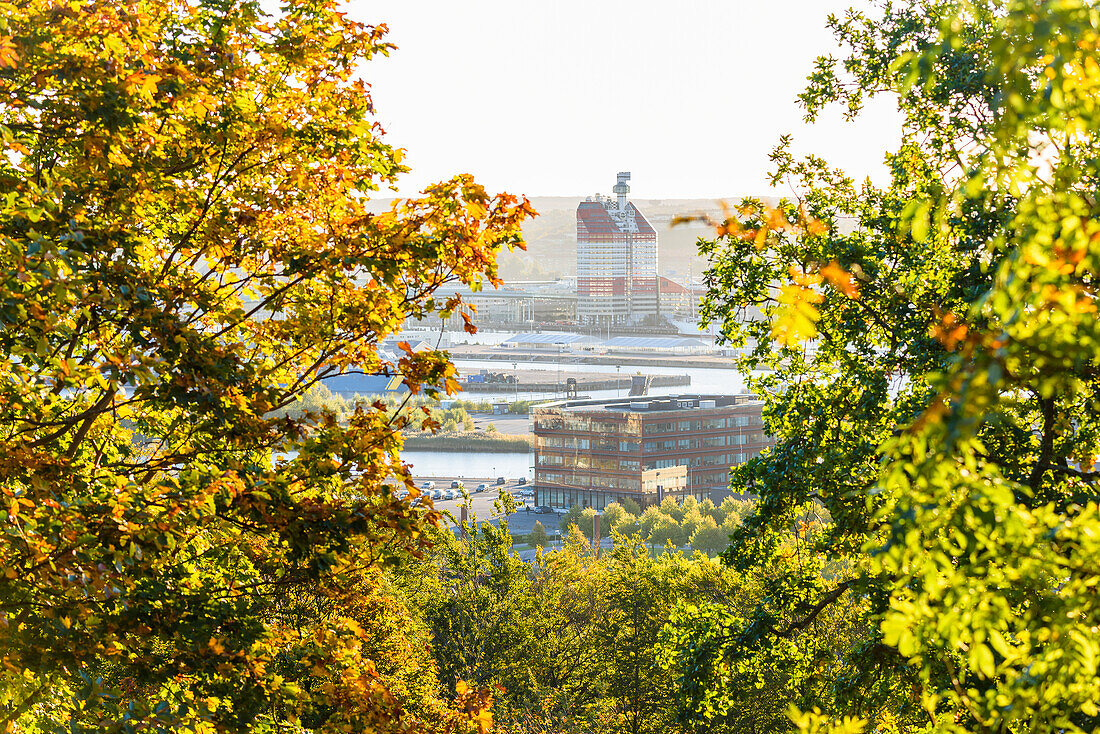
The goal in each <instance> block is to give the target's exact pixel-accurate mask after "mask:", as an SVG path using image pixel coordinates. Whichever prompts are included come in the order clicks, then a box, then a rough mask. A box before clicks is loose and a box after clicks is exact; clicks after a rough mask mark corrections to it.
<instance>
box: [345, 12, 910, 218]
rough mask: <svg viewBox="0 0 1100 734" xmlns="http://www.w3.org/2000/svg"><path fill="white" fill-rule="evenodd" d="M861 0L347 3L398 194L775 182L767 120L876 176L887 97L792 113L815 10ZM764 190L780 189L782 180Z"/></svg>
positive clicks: (775, 134)
mask: <svg viewBox="0 0 1100 734" xmlns="http://www.w3.org/2000/svg"><path fill="white" fill-rule="evenodd" d="M860 4H864V5H865V4H866V0H848V1H847V2H838V1H837V0H751V1H750V0H679V1H677V2H673V1H672V0H628V1H621V0H587V2H579V1H577V0H542V1H541V2H538V1H532V0H465V2H459V1H456V0H449V1H444V0H350V2H349V3H348V4H347V6H346V9H347V11H348V12H349V14H350V15H351V16H352V17H353V18H355V19H357V20H361V21H363V22H368V23H372V24H377V23H385V24H386V25H387V26H388V27H389V29H390V35H389V39H390V41H391V42H393V43H396V44H397V46H398V49H397V50H396V51H394V52H393V53H392V54H391V56H389V57H388V58H386V57H378V58H376V59H374V60H371V61H370V62H368V63H367V64H366V65H365V66H364V69H363V78H364V79H365V80H366V81H367V82H369V83H370V84H371V86H372V92H373V96H374V102H375V107H376V109H377V116H378V120H379V122H381V124H382V125H383V127H384V128H385V130H386V133H387V139H388V140H389V142H390V143H391V144H392V145H396V146H399V147H402V148H405V149H406V150H407V152H408V158H407V161H406V162H407V163H408V164H409V165H410V166H411V167H412V169H413V170H412V171H411V173H409V174H407V175H406V176H405V177H403V178H402V180H401V181H400V183H399V193H400V195H402V196H413V195H415V194H416V193H417V192H418V191H419V190H420V189H422V188H423V187H424V186H425V185H426V184H428V183H431V182H433V181H439V180H443V179H447V178H450V177H451V176H452V175H454V174H456V173H463V172H468V173H472V174H474V176H475V177H476V178H477V180H478V181H479V182H480V183H482V184H483V185H485V186H486V188H487V189H489V190H490V192H496V191H501V190H506V191H511V192H513V193H519V194H525V195H527V196H575V195H589V194H594V193H597V192H600V193H610V191H611V186H612V185H613V184H614V183H615V173H616V172H617V171H631V173H632V176H633V178H632V181H631V187H632V193H631V197H632V198H638V199H644V198H728V197H733V196H743V195H748V194H761V195H763V194H770V193H777V192H776V191H775V190H773V189H771V188H770V187H769V185H768V181H767V173H768V171H769V161H768V153H769V152H770V151H771V150H772V148H773V147H774V146H775V145H776V143H777V142H778V140H779V137H780V135H782V134H784V133H791V134H793V136H794V140H795V145H794V150H795V152H796V153H814V154H815V155H820V156H822V157H824V158H825V159H826V160H828V161H829V162H830V164H832V165H835V166H838V167H840V168H843V169H844V170H845V171H846V172H848V173H849V174H850V175H852V176H854V177H856V178H857V179H862V178H864V177H866V176H871V178H872V180H876V181H882V179H883V176H884V170H885V169H884V167H883V165H882V157H883V153H884V151H886V150H888V149H890V148H892V147H896V145H897V139H898V128H899V124H898V119H899V118H898V115H897V111H896V109H895V107H894V103H893V100H891V99H889V98H883V99H881V100H879V101H877V102H875V103H874V104H872V105H871V106H870V107H869V108H868V109H867V110H866V111H865V112H864V114H863V115H862V116H861V118H860V119H859V120H857V121H856V122H854V123H849V122H845V121H844V120H843V119H842V116H841V114H840V111H839V110H836V109H834V110H830V111H829V112H828V113H827V114H825V115H823V116H822V117H821V118H819V121H818V122H817V123H815V124H814V125H813V126H807V125H806V124H804V123H803V122H802V115H803V110H802V109H801V108H800V107H799V105H798V102H797V95H798V93H799V92H800V91H801V90H802V89H803V87H804V85H805V79H806V76H807V75H808V74H809V73H810V71H811V69H812V65H813V60H814V58H815V57H817V56H818V55H822V54H833V55H838V54H839V52H840V50H839V48H838V46H837V44H836V41H835V39H833V37H832V35H831V34H830V33H829V31H828V29H827V28H826V27H825V19H826V16H827V15H828V13H829V12H830V11H832V12H838V13H840V12H843V10H844V9H845V8H847V7H849V6H850V5H860ZM785 192H786V191H785V190H782V189H781V190H780V191H779V193H785Z"/></svg>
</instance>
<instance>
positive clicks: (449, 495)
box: [443, 489, 455, 500]
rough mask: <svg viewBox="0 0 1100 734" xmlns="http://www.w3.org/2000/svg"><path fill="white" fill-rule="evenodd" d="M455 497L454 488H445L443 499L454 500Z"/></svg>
mask: <svg viewBox="0 0 1100 734" xmlns="http://www.w3.org/2000/svg"><path fill="white" fill-rule="evenodd" d="M454 498H455V491H454V490H453V489H445V490H443V499H445V500H453V499H454Z"/></svg>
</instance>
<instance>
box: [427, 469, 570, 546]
mask: <svg viewBox="0 0 1100 734" xmlns="http://www.w3.org/2000/svg"><path fill="white" fill-rule="evenodd" d="M428 481H431V482H434V483H435V489H437V490H447V489H449V488H450V486H451V480H450V479H444V478H432V479H427V478H417V481H416V486H417V487H422V486H423V484H424V483H425V482H428ZM463 483H464V485H465V488H466V491H467V492H468V493H469V496H470V517H471V519H473V518H475V517H476V519H477V520H478V521H479V522H481V521H490V522H493V524H496V520H493V519H492V512H493V504H494V503H495V502H496V501H497V499H498V498H499V496H500V491H501V490H504V491H506V492H508V493H510V494H511V495H512V496H513V497H514V498H515V500H516V503H517V505H518V507H517V509H518V511H517V512H516V513H515V514H512V515H508V516H507V520H508V529H509V531H511V532H512V533H524V534H526V533H529V532H531V529H532V528H534V526H535V522H536V521H541V522H542V526H543V527H544V528H546V529H547V531H548V532H551V533H553V532H554V530H555V529H556V528H557V526H558V516H557V515H556V514H553V513H551V514H548V515H540V514H536V513H535V511H534V510H535V505H534V501H535V498H534V497H533V496H530V493H531V492H532V490H531V485H530V484H527V485H521V484H520V483H519V480H517V479H514V478H513V479H508V480H507V481H506V482H505V483H504V484H502V485H498V484H496V480H495V479H493V480H490V479H488V478H486V479H481V480H463ZM482 483H484V484H487V485H488V488H487V489H486V490H485V491H482V492H475V491H474V490H475V489H476V487H477V486H478V485H479V484H482ZM463 502H464V498H463V497H462V496H461V495H459V496H458V497H456V498H455V499H451V500H433V501H432V504H433V505H434V506H435V508H436V509H437V510H440V511H441V512H443V513H445V514H449V515H450V516H452V517H453V518H454V521H455V523H456V524H457V522H458V520H459V519H460V518H461V514H460V513H461V509H460V508H461V507H462V504H463Z"/></svg>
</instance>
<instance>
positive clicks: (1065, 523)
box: [685, 0, 1100, 731]
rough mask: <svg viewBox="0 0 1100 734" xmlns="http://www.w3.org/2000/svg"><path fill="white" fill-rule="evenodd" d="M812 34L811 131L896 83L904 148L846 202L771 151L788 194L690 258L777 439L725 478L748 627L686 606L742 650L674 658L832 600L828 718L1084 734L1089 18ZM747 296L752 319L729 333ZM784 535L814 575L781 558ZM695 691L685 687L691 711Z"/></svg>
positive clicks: (812, 168) (818, 173)
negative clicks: (758, 373) (831, 50)
mask: <svg viewBox="0 0 1100 734" xmlns="http://www.w3.org/2000/svg"><path fill="white" fill-rule="evenodd" d="M830 25H831V26H832V28H833V30H834V31H835V33H836V35H837V37H838V39H839V40H840V41H841V43H842V44H843V45H845V46H846V47H847V49H848V50H847V55H846V57H845V59H844V60H843V64H842V65H839V66H838V64H837V62H836V61H835V60H833V59H830V58H823V59H821V60H819V62H818V64H817V67H816V68H815V71H814V73H813V75H812V76H811V77H810V85H809V87H808V89H807V90H806V92H805V93H804V94H803V95H802V97H801V99H802V101H803V103H804V104H805V106H806V109H807V114H808V116H809V117H811V118H812V117H813V116H815V115H816V114H817V113H818V112H819V110H820V109H822V107H823V106H824V105H826V104H828V103H831V102H835V101H840V102H842V103H844V104H845V105H846V107H847V108H848V110H849V113H850V114H857V113H858V111H859V109H860V108H861V106H862V104H863V102H864V100H865V99H866V97H867V96H868V95H871V94H877V93H880V92H892V93H895V94H896V95H897V96H898V101H899V109H900V110H901V111H902V113H903V115H904V118H905V124H904V129H903V139H902V144H901V147H900V148H899V150H898V151H897V152H895V153H891V154H889V155H888V156H887V162H888V164H889V165H890V169H891V173H892V180H891V182H890V184H889V185H888V186H887V187H885V188H876V187H874V186H872V185H871V184H869V183H868V184H864V185H863V186H862V188H857V187H856V186H855V185H854V184H853V183H852V182H851V181H850V180H849V179H847V178H845V177H844V176H843V174H841V173H839V172H836V171H833V170H831V169H829V168H828V166H827V165H826V164H825V163H824V162H823V161H821V160H819V159H816V158H808V159H805V160H796V159H795V158H794V157H793V156H792V155H791V154H790V153H789V151H788V148H787V145H786V142H787V141H784V144H783V145H781V146H780V148H779V149H778V150H777V151H776V152H775V153H774V154H773V161H774V162H775V180H776V181H777V182H778V181H780V180H787V181H789V182H790V183H791V184H792V185H793V186H794V188H796V190H797V191H798V195H799V200H798V201H785V202H782V203H781V204H780V206H779V207H777V208H774V209H770V208H768V207H765V206H763V205H762V204H761V203H760V202H753V201H747V202H744V203H743V205H742V206H741V207H740V208H739V209H738V211H737V213H736V214H733V213H731V216H730V217H729V218H728V219H727V220H726V221H724V222H722V223H719V224H718V227H719V234H720V237H719V238H718V239H717V240H715V241H714V242H712V243H710V244H708V245H706V246H705V247H704V250H705V251H706V252H707V254H708V255H710V256H711V257H712V261H713V263H714V266H713V268H712V269H711V271H710V272H709V273H708V275H707V278H708V283H709V285H710V287H711V292H710V295H709V296H708V298H707V302H706V306H705V308H704V312H705V314H706V316H707V317H708V318H710V319H715V320H718V321H720V322H721V323H722V332H723V335H724V337H725V338H726V339H727V340H728V341H730V342H732V343H735V344H745V343H747V340H749V339H750V338H751V339H753V340H755V342H756V346H755V347H754V348H753V349H752V351H751V353H750V354H749V356H748V357H746V358H745V360H743V362H742V368H743V369H746V370H747V369H750V368H754V367H762V366H769V367H774V368H775V370H774V372H769V373H766V374H765V375H764V376H762V377H759V378H754V380H753V388H754V390H755V391H756V392H757V393H758V394H761V395H764V396H766V400H767V407H766V411H765V416H766V421H767V426H768V432H769V434H771V435H773V436H776V437H777V443H776V446H775V448H774V449H772V450H771V451H769V452H767V453H766V454H765V455H764V456H762V457H760V458H758V459H756V460H754V461H752V462H749V463H748V464H747V465H746V466H744V467H742V468H740V469H738V470H737V471H736V472H735V476H734V485H735V488H737V489H739V490H741V491H748V492H753V493H756V494H757V495H759V498H760V499H759V502H758V504H757V505H756V508H755V511H754V513H753V514H752V515H750V516H749V517H748V518H747V519H746V521H745V523H744V524H743V525H742V527H741V528H740V529H739V531H738V532H737V534H736V535H735V537H734V543H733V545H732V547H731V548H730V550H729V551H728V552H727V554H726V560H727V561H728V562H729V563H730V564H732V565H734V566H736V567H737V568H739V569H743V570H749V569H761V570H763V569H769V568H778V569H779V572H778V573H772V574H770V575H768V576H766V577H765V578H764V584H765V588H766V590H767V593H766V594H765V595H764V596H763V597H762V598H765V599H767V600H768V603H767V604H761V605H760V606H759V608H758V609H757V610H756V611H755V612H754V613H753V614H750V615H748V616H747V617H746V618H744V619H740V620H737V619H732V618H731V619H724V620H720V619H719V618H720V612H719V611H717V610H710V611H709V612H708V613H706V614H702V613H701V614H700V615H698V616H697V617H695V618H694V619H695V620H696V621H697V622H698V623H699V624H703V621H702V620H704V619H709V620H710V622H708V624H713V625H714V627H713V628H714V629H717V630H723V631H722V632H720V633H719V635H720V636H721V635H724V636H725V639H730V640H736V641H737V642H736V644H734V645H730V646H717V647H709V646H707V645H698V646H697V647H696V648H695V649H696V650H701V651H703V652H702V653H701V654H700V655H699V656H698V659H691V658H692V656H691V655H688V659H689V660H688V662H687V665H689V666H690V665H701V667H699V668H697V669H698V670H705V669H708V668H707V666H708V665H710V664H711V662H714V660H715V659H716V658H717V659H723V660H725V661H727V662H728V663H730V664H737V665H742V664H748V663H747V662H746V661H753V660H755V661H757V662H758V663H759V664H761V665H763V664H765V661H766V659H767V658H768V657H774V655H775V652H776V650H781V649H786V648H787V647H788V646H789V645H790V644H791V643H792V642H795V643H799V641H801V644H803V645H807V646H809V645H812V644H813V643H814V640H813V639H812V638H810V637H808V636H806V635H804V634H802V632H803V631H804V630H806V629H807V628H809V627H811V626H813V625H815V624H816V622H817V621H818V620H820V619H821V618H822V616H823V615H828V614H831V613H832V612H833V610H835V609H837V608H841V607H843V606H844V605H849V606H850V607H851V608H853V609H857V610H860V613H861V614H863V615H865V618H866V621H867V624H866V626H865V628H864V632H863V634H862V639H861V640H859V641H858V642H857V643H856V644H853V645H851V646H850V647H849V648H848V650H847V651H846V652H845V653H844V654H843V655H842V659H841V663H840V665H841V667H842V669H843V670H844V671H845V672H844V673H843V674H842V675H840V677H839V678H838V681H839V684H838V685H837V687H836V688H835V692H836V694H837V695H836V697H835V698H832V699H830V700H828V701H823V708H824V709H825V710H826V714H833V715H835V716H836V717H837V718H839V717H840V716H841V715H855V716H859V717H862V718H863V719H867V720H870V721H871V722H873V723H874V724H875V725H881V726H885V725H887V723H889V725H891V726H897V725H901V726H908V727H914V728H915V727H918V726H920V727H926V728H927V729H928V730H935V731H974V730H982V731H1014V730H1017V729H1020V730H1022V729H1024V728H1027V729H1029V730H1032V731H1054V730H1057V731H1067V730H1081V731H1088V730H1093V729H1095V728H1096V727H1097V726H1098V724H1100V722H1098V720H1097V718H1096V717H1097V712H1098V706H1100V689H1097V687H1096V685H1095V681H1096V680H1097V668H1096V660H1097V659H1100V658H1098V657H1097V654H1098V652H1100V649H1098V647H1097V642H1096V639H1095V637H1094V636H1093V637H1089V636H1088V635H1087V634H1086V633H1085V632H1084V630H1085V629H1086V627H1087V626H1088V625H1093V626H1095V625H1096V624H1097V622H1098V621H1100V607H1098V605H1097V603H1096V595H1095V594H1090V593H1087V592H1086V591H1085V590H1086V589H1087V588H1090V585H1092V584H1095V583H1097V580H1098V579H1097V570H1096V564H1095V559H1096V558H1097V551H1096V545H1095V542H1094V540H1092V539H1093V538H1095V537H1096V534H1097V532H1098V531H1100V524H1098V522H1097V515H1098V510H1097V496H1098V492H1097V480H1098V475H1097V474H1096V473H1095V472H1094V471H1093V462H1094V459H1093V457H1094V456H1096V455H1097V453H1098V451H1097V449H1098V447H1097V443H1098V437H1100V425H1098V421H1100V411H1098V410H1097V408H1098V407H1100V404H1098V403H1097V395H1098V394H1100V390H1098V388H1100V385H1098V384H1097V380H1098V377H1100V370H1098V356H1097V355H1098V350H1097V323H1096V284H1095V277H1094V274H1095V273H1096V272H1097V265H1098V264H1100V260H1098V259H1097V258H1098V255H1100V253H1098V250H1097V248H1098V242H1100V237H1094V232H1095V231H1096V230H1097V225H1096V224H1095V220H1096V214H1097V211H1096V207H1097V205H1096V199H1095V195H1094V192H1095V189H1096V182H1097V180H1098V179H1100V170H1098V169H1100V166H1098V165H1097V161H1098V160H1100V155H1098V153H1100V150H1098V147H1097V138H1096V132H1097V129H1098V125H1097V118H1096V112H1095V104H1094V99H1095V97H1094V94H1095V90H1096V89H1097V85H1098V68H1097V63H1096V38H1097V32H1096V28H1097V26H1098V25H1100V17H1098V14H1097V10H1096V9H1095V8H1094V7H1092V6H1091V5H1090V4H1087V3H1084V2H1067V3H1054V2H1038V3H1033V2H1026V3H1025V2H1015V1H1005V2H1000V1H998V0H987V1H985V2H976V3H966V4H962V3H955V2H947V1H946V0H944V1H940V0H923V1H922V2H919V3H914V4H912V5H905V6H895V5H889V4H883V5H881V6H879V7H878V8H877V9H876V11H875V13H874V14H873V15H872V14H864V13H860V12H855V11H852V12H849V14H848V15H847V16H845V17H844V18H843V19H839V18H831V19H830ZM750 306H760V307H762V308H763V310H764V313H765V315H766V316H767V319H766V320H765V321H758V322H752V321H750V322H743V321H742V320H741V319H740V318H739V316H740V314H741V313H742V312H743V310H744V309H746V308H748V307H750ZM808 339H813V340H814V347H815V348H814V349H812V350H810V349H806V348H805V342H806V341H807V340H808ZM817 510H822V511H823V512H822V513H821V515H822V517H825V518H827V520H826V522H825V524H824V527H823V531H822V532H805V531H804V530H803V529H801V528H800V527H799V526H798V522H799V519H800V518H804V517H806V516H807V513H813V512H815V511H817ZM792 528H795V529H796V532H797V533H799V534H802V533H804V532H805V537H806V540H807V541H808V546H807V547H806V548H805V550H804V552H806V553H808V554H809V555H808V559H809V560H811V561H812V562H809V563H799V564H794V565H791V564H787V565H782V566H776V564H778V563H779V561H780V560H781V559H782V558H784V557H785V554H788V553H789V544H788V542H787V541H786V540H785V538H787V537H789V534H790V532H791V529H792ZM802 557H803V558H807V556H802ZM825 559H828V562H829V563H832V564H833V565H834V568H833V569H826V567H825V563H826V562H827V561H826V560H825ZM856 629H857V630H858V627H857V628H856ZM693 644H695V643H693ZM719 648H721V649H719ZM734 661H735V662H734ZM806 674H808V675H815V673H814V669H812V668H811V669H807V671H806ZM703 677H704V676H703V675H702V674H700V676H699V677H693V676H689V677H688V679H687V680H686V681H685V683H686V686H685V690H688V691H690V692H691V697H690V701H689V704H688V709H689V715H692V716H698V717H701V718H704V719H705V718H707V717H708V716H710V715H711V714H710V713H708V711H712V710H713V708H714V706H716V705H717V704H715V700H714V699H713V698H711V697H710V696H711V694H712V693H713V690H714V688H713V686H709V685H708V684H706V683H703V682H702V678H703ZM693 680H694V683H693V682H692V681H693ZM813 682H814V679H813V678H812V677H811V678H809V679H807V681H806V685H812V684H813ZM696 684H698V685H696ZM807 703H813V702H807ZM708 706H710V707H711V709H708V708H707V707H708ZM717 706H718V708H721V705H717ZM815 721H817V720H816V719H814V718H813V717H811V718H810V719H807V720H806V721H805V722H804V723H805V725H806V726H816V725H818V724H819V723H820V722H819V721H817V723H815Z"/></svg>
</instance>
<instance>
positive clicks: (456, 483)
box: [451, 479, 462, 489]
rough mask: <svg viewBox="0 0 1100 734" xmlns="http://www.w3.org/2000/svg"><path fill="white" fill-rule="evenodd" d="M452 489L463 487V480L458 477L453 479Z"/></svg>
mask: <svg viewBox="0 0 1100 734" xmlns="http://www.w3.org/2000/svg"><path fill="white" fill-rule="evenodd" d="M451 489H462V482H460V481H458V480H457V479H455V480H453V481H452V482H451Z"/></svg>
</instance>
